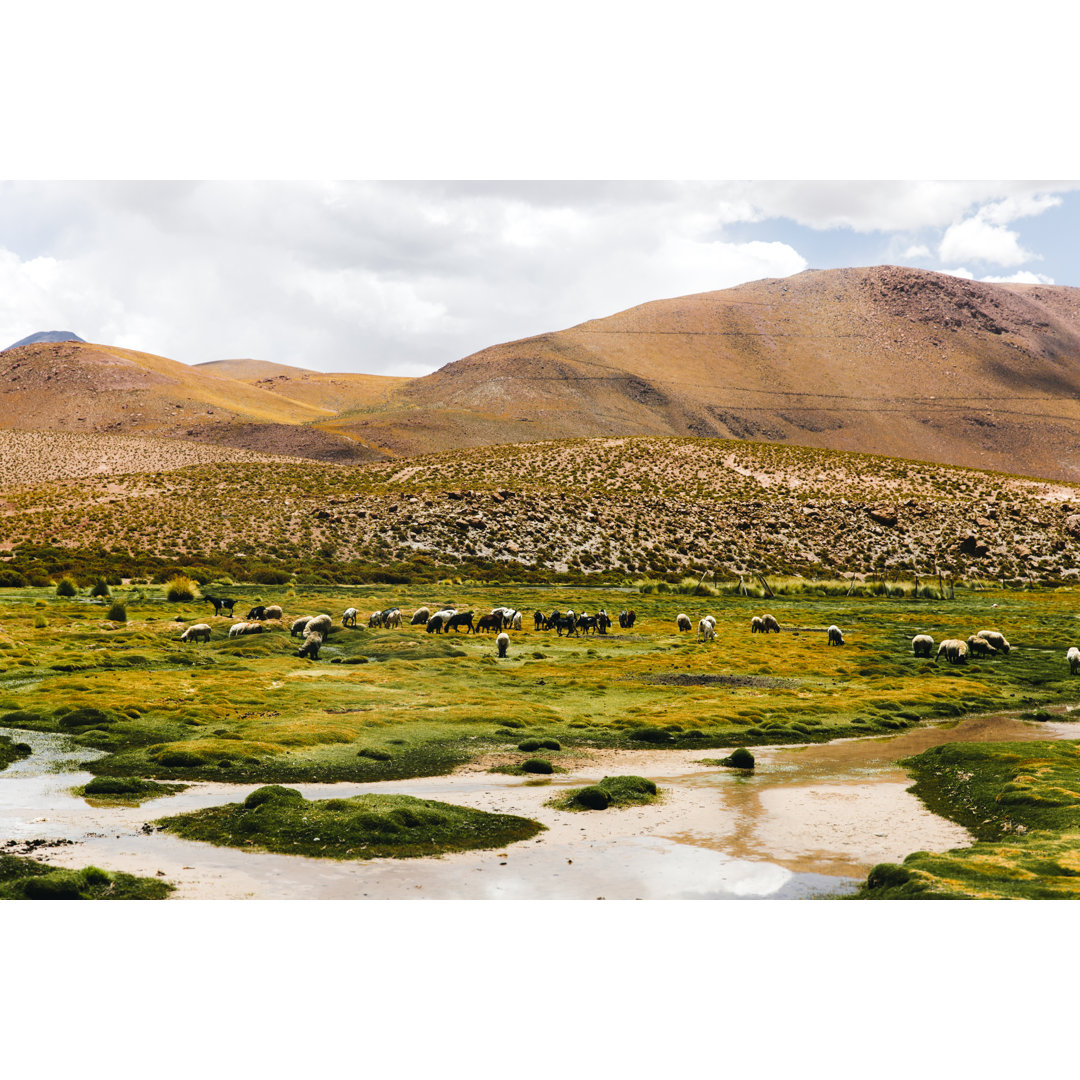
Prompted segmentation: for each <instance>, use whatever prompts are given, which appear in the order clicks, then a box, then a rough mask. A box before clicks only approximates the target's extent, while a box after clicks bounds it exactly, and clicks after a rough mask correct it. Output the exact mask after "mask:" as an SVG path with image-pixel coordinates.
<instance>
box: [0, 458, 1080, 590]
mask: <svg viewBox="0 0 1080 1080" xmlns="http://www.w3.org/2000/svg"><path fill="white" fill-rule="evenodd" d="M207 491H213V492H214V507H213V511H212V512H209V513H208V512H207V508H206V492H207ZM2 495H3V502H2V503H0V548H3V549H7V550H11V549H13V548H18V547H19V546H20V545H22V544H26V543H29V544H37V543H40V542H41V541H43V540H48V541H50V542H51V543H53V544H55V545H59V546H61V547H70V548H93V547H96V546H97V545H101V546H102V547H104V548H106V549H108V550H112V551H114V552H117V553H125V552H130V553H132V554H137V553H147V554H152V555H155V556H159V557H162V558H170V559H180V560H187V561H189V562H193V563H198V562H200V561H203V562H206V561H209V562H216V563H218V564H220V563H221V560H222V559H223V558H227V559H231V560H236V565H237V567H239V566H242V565H245V564H246V561H247V560H255V562H256V563H263V562H272V563H274V564H275V565H279V566H282V567H284V568H287V569H289V570H293V571H298V572H301V573H304V574H312V575H316V577H315V580H317V579H318V575H319V574H323V573H328V574H330V575H331V576H332V575H333V574H335V573H341V572H342V569H343V567H347V566H348V565H349V564H360V565H361V566H362V567H366V568H368V569H369V570H371V571H375V570H378V571H380V572H394V573H399V574H401V573H404V574H406V575H408V574H409V573H415V572H423V573H429V574H430V573H431V572H432V570H433V569H435V568H440V567H441V568H443V569H442V570H441V573H442V574H443V575H448V574H450V573H456V574H459V575H460V574H465V575H469V574H470V573H480V572H484V573H491V572H493V571H492V569H491V568H492V567H499V566H501V567H503V568H504V570H503V571H501V573H504V574H506V575H509V576H510V577H513V576H515V575H518V576H523V575H527V576H530V577H531V578H533V579H540V580H542V579H544V578H545V577H546V576H547V575H550V574H551V573H562V572H567V571H570V572H579V573H597V572H603V573H605V574H607V575H611V574H619V575H623V574H624V575H635V574H682V573H690V572H696V573H700V572H701V571H702V570H704V569H711V570H714V571H715V572H717V573H718V574H720V575H725V574H727V575H730V574H735V573H748V572H756V571H763V572H771V573H783V572H801V573H804V574H810V575H835V574H838V573H843V572H849V573H872V572H911V571H918V572H919V573H920V574H923V575H926V574H931V573H934V572H935V570H938V569H940V570H942V571H943V572H945V573H949V574H965V575H970V576H976V577H987V578H994V579H1000V578H1004V579H1007V580H1011V581H1017V582H1023V581H1032V580H1036V581H1046V580H1050V581H1075V580H1076V579H1077V577H1078V575H1080V570H1078V569H1077V567H1078V566H1080V562H1078V560H1077V557H1076V556H1077V544H1078V541H1080V512H1078V511H1080V496H1078V492H1077V490H1075V489H1073V488H1069V487H1058V486H1055V485H1052V484H1048V483H1045V482H1042V481H1036V480H1027V479H1023V478H1018V477H1009V476H1003V475H1000V474H995V473H985V472H978V471H973V470H965V469H959V468H954V467H949V466H940V465H928V464H924V463H918V462H908V461H898V460H895V459H890V458H880V457H871V456H868V455H862V454H850V453H843V452H837V451H823V450H814V449H806V448H800V447H785V446H769V445H760V444H754V443H746V442H738V441H734V440H731V441H726V440H701V439H674V438H660V439H654V438H646V439H597V440H577V441H570V442H553V443H540V444H535V443H532V444H524V445H518V446H507V447H504V448H502V450H501V451H500V453H499V454H498V455H492V454H490V453H489V452H488V451H487V450H483V449H481V450H475V451H454V452H448V453H444V454H439V455H434V456H431V457H426V458H417V459H414V460H412V461H410V462H400V461H398V462H383V463H379V464H373V465H367V466H362V467H334V466H330V465H324V464H320V463H316V462H281V463H277V464H263V463H258V462H251V463H229V464H206V465H196V466H191V467H187V468H182V469H176V470H172V471H169V472H157V473H154V474H146V473H143V474H135V475H129V476H111V477H101V478H86V479H80V480H73V481H69V482H67V483H63V484H56V483H53V484H35V485H20V486H9V487H8V488H7V489H6V490H4V491H3V492H2ZM57 522H63V523H64V527H63V528H59V527H57ZM253 523H257V527H253ZM229 572H230V573H238V572H240V571H239V570H235V571H234V570H230V571H229ZM345 572H348V570H345ZM494 572H500V571H494Z"/></svg>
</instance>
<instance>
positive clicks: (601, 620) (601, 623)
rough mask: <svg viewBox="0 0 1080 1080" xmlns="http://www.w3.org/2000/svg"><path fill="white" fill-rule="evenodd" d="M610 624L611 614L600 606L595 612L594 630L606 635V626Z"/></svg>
mask: <svg viewBox="0 0 1080 1080" xmlns="http://www.w3.org/2000/svg"><path fill="white" fill-rule="evenodd" d="M609 626H611V616H610V615H608V613H607V612H606V611H605V610H604V609H603V608H601V609H600V610H599V611H598V612H597V613H596V631H597V633H599V634H604V635H605V636H606V635H607V632H608V627H609Z"/></svg>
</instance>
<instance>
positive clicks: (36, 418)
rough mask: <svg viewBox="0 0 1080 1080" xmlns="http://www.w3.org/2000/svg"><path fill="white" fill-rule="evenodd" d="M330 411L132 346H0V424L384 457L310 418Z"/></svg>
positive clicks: (338, 456)
mask: <svg viewBox="0 0 1080 1080" xmlns="http://www.w3.org/2000/svg"><path fill="white" fill-rule="evenodd" d="M369 378H370V377H369ZM334 415H335V410H334V409H330V408H326V407H322V406H319V405H314V404H309V403H307V402H304V401H301V400H295V399H292V398H290V397H288V396H286V395H284V394H281V393H274V392H271V391H269V390H267V389H265V388H264V387H262V386H258V385H254V386H253V385H250V384H249V383H247V382H244V381H241V380H237V379H232V378H227V377H223V376H221V375H217V374H214V373H212V372H208V371H204V370H200V369H199V368H196V367H191V366H189V365H187V364H181V363H178V362H177V361H175V360H169V359H167V358H165V357H163V356H154V355H152V354H150V353H141V352H134V351H132V350H130V349H119V348H115V347H110V346H104V345H93V344H89V343H86V342H75V341H63V342H41V343H35V344H30V345H23V346H19V347H16V348H11V349H6V350H4V351H3V352H2V353H0V427H5V428H19V429H24V430H27V429H37V430H47V431H76V432H90V433H108V434H125V435H154V436H167V437H171V438H182V439H185V440H189V441H194V442H209V443H216V444H218V445H222V446H233V447H240V448H244V449H249V450H255V451H264V452H269V453H275V454H286V455H290V456H302V457H318V458H325V459H329V460H342V461H354V462H357V461H369V460H372V459H377V458H380V457H383V456H385V455H383V454H382V453H380V452H379V451H375V450H372V449H371V448H369V447H366V446H364V445H363V444H362V443H359V442H357V440H356V439H355V438H349V437H346V436H344V435H339V434H336V433H333V432H330V431H325V430H323V429H321V428H317V427H311V426H309V424H310V422H311V421H313V420H323V419H327V418H331V417H333V416H334Z"/></svg>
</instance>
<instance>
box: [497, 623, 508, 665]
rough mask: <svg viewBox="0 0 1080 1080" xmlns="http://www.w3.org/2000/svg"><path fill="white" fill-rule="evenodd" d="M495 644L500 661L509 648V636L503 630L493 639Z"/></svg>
mask: <svg viewBox="0 0 1080 1080" xmlns="http://www.w3.org/2000/svg"><path fill="white" fill-rule="evenodd" d="M495 644H496V646H498V649H499V657H500V659H501V658H502V657H504V656H505V655H506V650H507V649H508V648H510V635H509V634H508V633H507V632H506V631H505V630H504V631H503V632H502V633H501V634H499V636H498V637H497V638H496V639H495Z"/></svg>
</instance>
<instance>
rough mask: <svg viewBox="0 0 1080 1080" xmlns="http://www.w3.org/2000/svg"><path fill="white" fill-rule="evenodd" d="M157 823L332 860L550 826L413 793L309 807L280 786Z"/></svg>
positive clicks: (503, 837)
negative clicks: (418, 797) (425, 797)
mask: <svg viewBox="0 0 1080 1080" xmlns="http://www.w3.org/2000/svg"><path fill="white" fill-rule="evenodd" d="M155 824H156V825H158V826H160V827H161V828H162V829H164V830H165V831H167V832H172V833H175V834H176V835H178V836H182V837H184V838H185V839H188V840H201V841H204V842H207V843H211V844H219V845H225V846H228V847H241V848H258V849H262V850H265V851H275V852H279V853H282V854H288V855H307V856H310V857H315V858H326V859H374V858H394V859H404V858H415V857H419V856H425V855H441V854H443V853H445V852H450V851H470V850H475V849H486V848H494V847H503V846H504V845H506V844H510V843H514V842H515V841H519V840H528V839H530V838H531V837H533V836H535V835H536V834H537V833H539V832H541V831H542V830H543V828H544V826H543V825H541V824H540V823H539V822H538V821H533V820H531V819H529V818H521V817H515V816H513V815H511V814H489V813H486V812H485V811H482V810H472V809H469V808H468V807H463V806H453V805H451V804H449V803H441V802H436V801H434V800H431V799H417V798H413V797H412V796H410V795H357V796H354V797H353V798H351V799H327V800H311V801H309V800H307V799H305V798H304V797H303V796H302V795H301V794H300V793H299V792H298V791H295V790H293V789H290V788H283V787H277V786H274V787H263V788H260V789H258V790H257V791H253V792H252V793H251V794H250V795H249V796H248V797H247V799H246V800H245V801H244V803H243V804H240V803H230V804H228V805H226V806H213V807H209V808H208V809H205V810H196V811H193V812H191V813H187V814H178V815H176V816H174V817H168V818H162V819H161V820H160V821H157V822H155Z"/></svg>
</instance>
